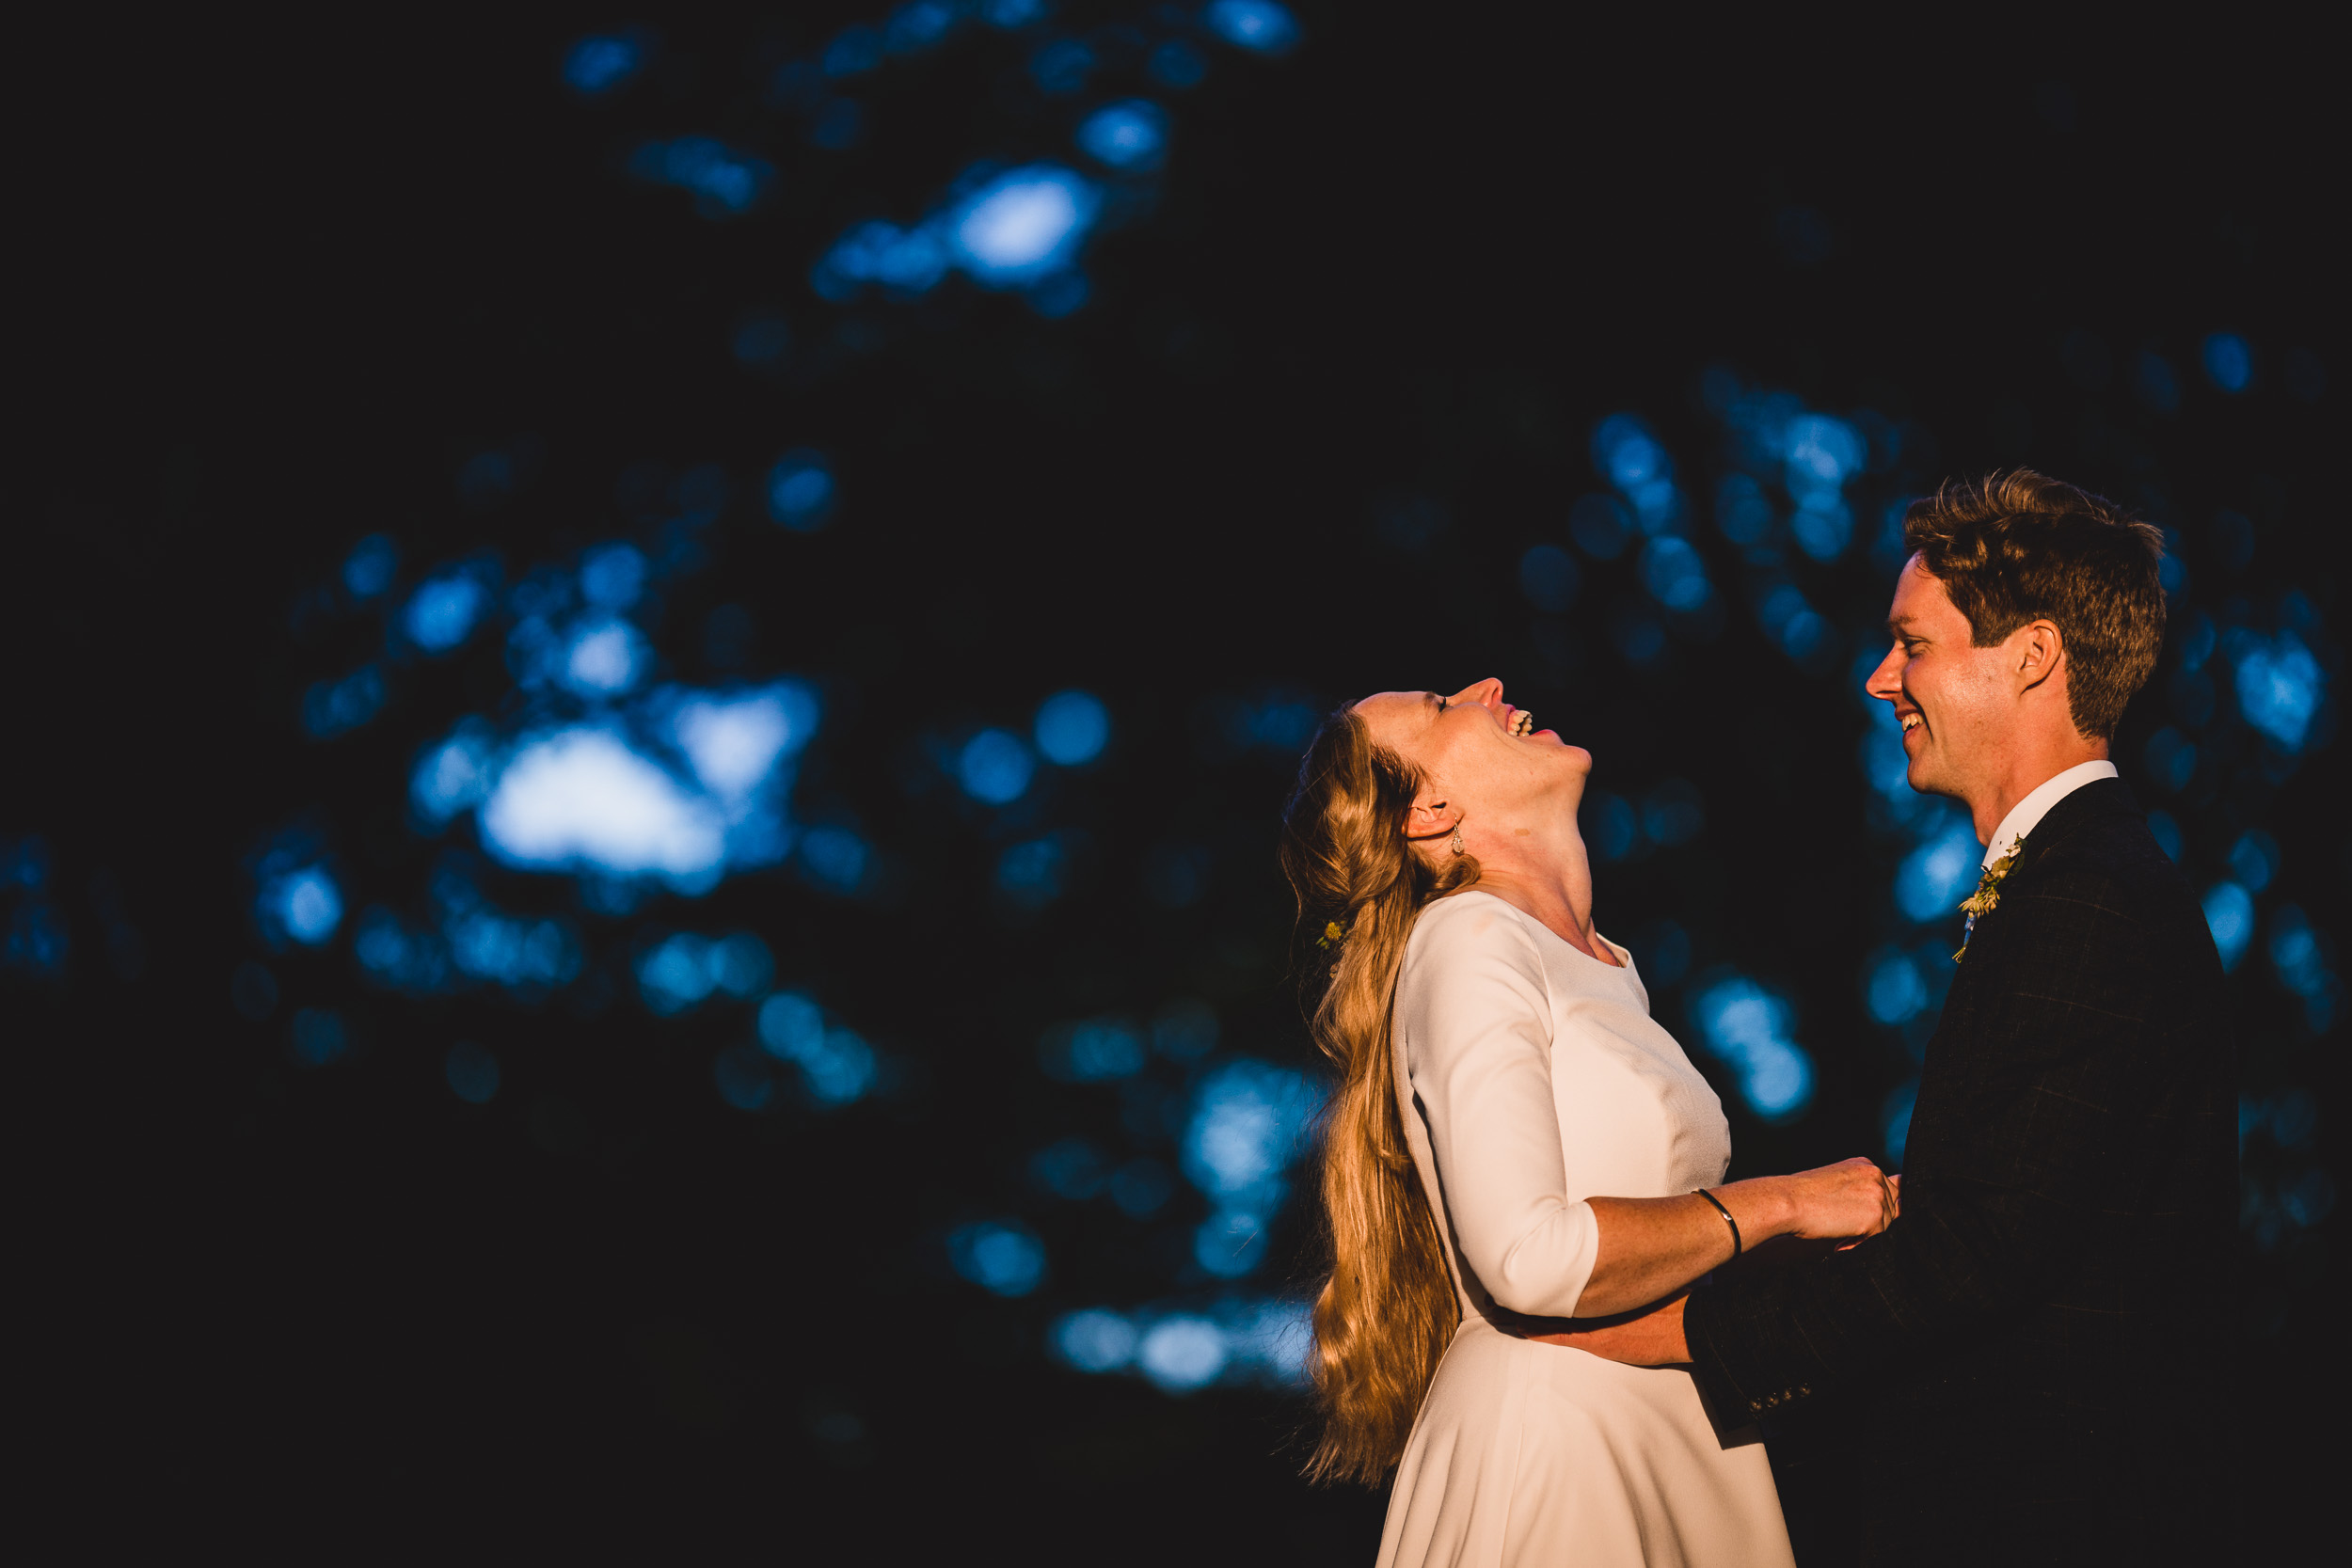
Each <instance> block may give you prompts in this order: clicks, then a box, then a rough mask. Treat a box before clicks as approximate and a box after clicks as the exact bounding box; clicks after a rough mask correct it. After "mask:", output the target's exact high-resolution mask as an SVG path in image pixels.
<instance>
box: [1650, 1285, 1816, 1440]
mask: <svg viewBox="0 0 2352 1568" xmlns="http://www.w3.org/2000/svg"><path fill="white" fill-rule="evenodd" d="M1735 1289H1736V1288H1735ZM1728 1293H1729V1292H1728V1291H1727V1289H1726V1287H1724V1286H1721V1285H1716V1286H1710V1287H1708V1289H1706V1290H1700V1291H1692V1292H1691V1299H1690V1300H1689V1301H1687V1302H1685V1303H1684V1304H1683V1307H1682V1338H1683V1343H1684V1345H1685V1346H1686V1347H1687V1348H1688V1349H1689V1351H1690V1353H1691V1375H1692V1377H1694V1378H1695V1379H1697V1381H1698V1385H1699V1390H1700V1392H1701V1393H1702V1394H1704V1395H1705V1396H1706V1398H1707V1401H1708V1403H1709V1404H1711V1405H1712V1406H1713V1407H1714V1408H1715V1409H1716V1410H1718V1411H1720V1412H1722V1413H1723V1414H1724V1415H1725V1416H1728V1417H1730V1418H1733V1419H1734V1420H1738V1421H1750V1420H1754V1419H1756V1418H1757V1417H1759V1416H1769V1415H1771V1414H1772V1412H1773V1411H1775V1410H1778V1409H1780V1408H1781V1407H1782V1406H1784V1405H1787V1404H1791V1403H1794V1402H1796V1401H1798V1400H1802V1399H1804V1398H1805V1397H1806V1396H1808V1395H1810V1394H1811V1393H1812V1392H1813V1389H1812V1387H1811V1386H1809V1385H1807V1384H1804V1383H1800V1382H1797V1381H1796V1380H1795V1379H1794V1378H1788V1379H1776V1378H1775V1377H1774V1375H1773V1369H1772V1368H1770V1367H1769V1366H1767V1365H1764V1364H1763V1363H1764V1357H1762V1356H1761V1355H1760V1354H1757V1353H1758V1352H1760V1351H1761V1350H1762V1348H1763V1347H1762V1346H1760V1345H1756V1344H1749V1343H1743V1342H1742V1341H1743V1340H1744V1339H1746V1338H1748V1337H1747V1336H1745V1335H1742V1334H1740V1332H1739V1328H1740V1320H1739V1319H1738V1317H1737V1315H1736V1314H1734V1313H1730V1312H1726V1311H1725V1310H1724V1307H1726V1306H1728V1305H1729V1303H1728V1302H1727V1301H1726V1299H1725V1298H1726V1295H1727V1294H1728Z"/></svg>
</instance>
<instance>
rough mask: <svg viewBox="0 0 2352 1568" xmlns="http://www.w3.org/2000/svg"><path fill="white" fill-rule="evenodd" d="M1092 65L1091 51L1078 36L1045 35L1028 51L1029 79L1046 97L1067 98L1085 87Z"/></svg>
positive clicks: (1092, 53) (1093, 61) (1092, 52)
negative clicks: (1052, 36) (1059, 37)
mask: <svg viewBox="0 0 2352 1568" xmlns="http://www.w3.org/2000/svg"><path fill="white" fill-rule="evenodd" d="M1094 66H1095V57H1094V51H1093V50H1091V49H1089V48H1088V47H1087V46H1086V45H1085V44H1084V43H1082V42H1080V41H1079V40H1076V39H1069V38H1062V39H1048V40H1046V41H1045V42H1043V43H1041V44H1040V45H1039V46H1038V47H1037V49H1036V51H1035V52H1034V53H1033V54H1031V55H1029V80H1030V81H1032V82H1035V83H1036V84H1037V90H1038V91H1040V92H1041V93H1043V94H1045V96H1046V97H1048V98H1069V97H1072V96H1073V95H1075V94H1077V93H1081V92H1084V91H1085V90H1086V85H1087V76H1088V74H1089V72H1091V71H1093V70H1094Z"/></svg>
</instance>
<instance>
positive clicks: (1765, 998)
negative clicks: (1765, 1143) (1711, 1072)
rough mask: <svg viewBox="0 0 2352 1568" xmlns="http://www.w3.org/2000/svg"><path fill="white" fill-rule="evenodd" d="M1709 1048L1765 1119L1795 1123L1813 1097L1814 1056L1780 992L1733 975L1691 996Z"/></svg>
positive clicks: (1745, 1097) (1744, 1097)
mask: <svg viewBox="0 0 2352 1568" xmlns="http://www.w3.org/2000/svg"><path fill="white" fill-rule="evenodd" d="M1691 1012H1692V1017H1693V1018H1695V1019H1696V1020H1697V1021H1698V1025H1699V1030H1700V1033H1701V1034H1702V1036H1703V1037H1704V1038H1705V1040H1706V1042H1707V1046H1708V1050H1709V1051H1711V1052H1713V1053H1714V1054H1715V1055H1716V1056H1717V1057H1718V1058H1720V1059H1721V1060H1722V1061H1724V1063H1725V1064H1726V1065H1728V1066H1729V1067H1730V1068H1731V1069H1733V1071H1734V1072H1735V1073H1737V1074H1738V1076H1739V1081H1740V1098H1741V1099H1742V1100H1744V1101H1747V1104H1748V1108H1749V1109H1750V1110H1752V1111H1754V1112H1755V1113H1756V1115H1757V1116H1758V1117H1762V1118H1763V1119H1764V1120H1766V1121H1772V1122H1780V1121H1793V1120H1794V1119H1796V1118H1797V1117H1801V1116H1803V1115H1804V1112H1805V1108H1806V1106H1808V1105H1809V1104H1810V1103H1811V1102H1812V1100H1813V1058H1812V1057H1811V1055H1809V1054H1808V1053H1806V1051H1805V1049H1804V1047H1803V1046H1802V1045H1799V1044H1798V1043H1797V1041H1796V1040H1795V1038H1794V1037H1793V1036H1792V1029H1793V1026H1794V1023H1795V1017H1796V1015H1795V1011H1794V1009H1792V1008H1791V1007H1790V1006H1789V1005H1788V1001H1787V1000H1786V999H1785V998H1783V997H1781V996H1780V995H1779V994H1777V993H1776V992H1773V991H1771V990H1766V989H1765V988H1764V987H1762V986H1760V985H1758V984H1756V982H1755V981H1754V980H1751V979H1748V978H1747V977H1746V976H1744V975H1740V974H1733V975H1728V976H1726V977H1724V978H1723V979H1721V980H1717V981H1715V982H1714V983H1712V984H1711V985H1708V986H1707V987H1705V988H1704V989H1703V990H1700V991H1699V993H1698V994H1697V995H1696V996H1695V997H1694V998H1692V1003H1691Z"/></svg>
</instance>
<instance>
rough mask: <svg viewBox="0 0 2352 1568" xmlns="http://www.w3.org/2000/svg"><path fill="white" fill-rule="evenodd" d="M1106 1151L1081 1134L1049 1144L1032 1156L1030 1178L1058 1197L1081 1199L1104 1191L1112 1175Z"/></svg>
mask: <svg viewBox="0 0 2352 1568" xmlns="http://www.w3.org/2000/svg"><path fill="white" fill-rule="evenodd" d="M1109 1175H1110V1170H1109V1162H1107V1161H1106V1160H1104V1157H1103V1151H1102V1150H1101V1149H1099V1148H1095V1147H1094V1145H1093V1144H1091V1143H1089V1142H1088V1141H1087V1140H1086V1139H1084V1138H1080V1137H1069V1138H1063V1139H1060V1140H1059V1141H1057V1142H1055V1143H1050V1144H1047V1145H1046V1146H1045V1147H1044V1148H1041V1149H1039V1150H1038V1151H1037V1152H1036V1153H1035V1154H1032V1155H1030V1156H1029V1180H1032V1181H1034V1182H1036V1183H1037V1184H1038V1185H1039V1186H1040V1187H1042V1188H1044V1189H1045V1190H1046V1191H1047V1192H1049V1193H1052V1194H1053V1195H1054V1196H1056V1197H1064V1198H1069V1199H1070V1200H1071V1201H1073V1202H1078V1201H1081V1200H1083V1199H1086V1198H1089V1197H1092V1196H1094V1195H1095V1194H1097V1193H1099V1192H1101V1191H1102V1190H1103V1183H1104V1181H1105V1180H1107V1179H1108V1178H1109Z"/></svg>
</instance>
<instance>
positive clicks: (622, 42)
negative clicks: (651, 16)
mask: <svg viewBox="0 0 2352 1568" xmlns="http://www.w3.org/2000/svg"><path fill="white" fill-rule="evenodd" d="M648 53H649V51H648V50H647V48H646V46H645V40H644V36H643V35H642V34H638V33H603V34H592V35H590V36H589V37H587V38H584V39H581V40H579V41H578V42H576V43H574V44H573V45H572V46H571V48H569V49H567V50H565V51H564V86H565V87H569V88H571V89H572V90H573V91H574V92H576V93H578V94H580V97H582V98H604V97H609V96H610V95H612V93H615V92H618V91H619V90H620V89H621V88H623V87H627V86H628V84H629V83H630V82H631V81H633V80H634V79H635V78H636V76H637V73H638V72H639V71H643V70H644V66H645V58H646V55H648Z"/></svg>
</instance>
